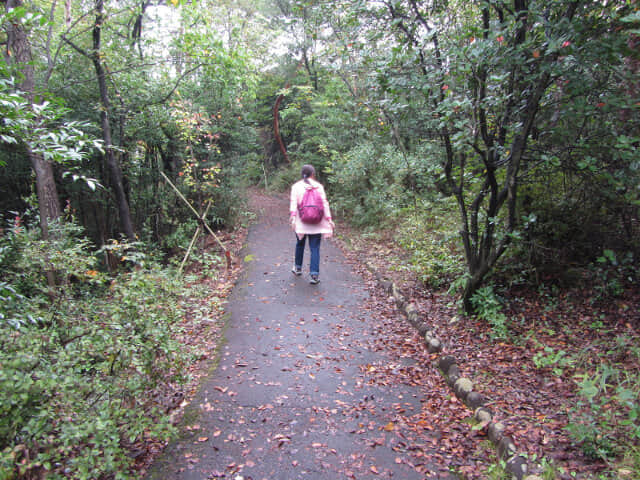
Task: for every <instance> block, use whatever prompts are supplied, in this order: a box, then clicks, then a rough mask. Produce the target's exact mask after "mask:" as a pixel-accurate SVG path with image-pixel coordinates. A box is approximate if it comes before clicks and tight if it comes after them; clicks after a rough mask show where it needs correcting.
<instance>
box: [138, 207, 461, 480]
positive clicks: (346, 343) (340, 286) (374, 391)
mask: <svg viewBox="0 0 640 480" xmlns="http://www.w3.org/2000/svg"><path fill="white" fill-rule="evenodd" d="M275 201H276V200H274V202H275ZM277 201H278V202H280V200H277ZM263 210H264V211H263V213H262V214H261V215H260V216H259V221H258V223H256V224H255V225H253V226H252V227H251V228H250V229H249V234H248V237H247V246H246V251H245V252H244V257H243V258H244V261H245V265H246V268H245V269H244V272H243V273H242V274H241V275H240V277H239V279H238V281H237V284H236V286H235V287H234V289H233V291H232V294H231V296H230V298H229V303H228V305H227V312H228V317H229V318H228V321H227V322H228V325H227V328H226V331H225V338H226V344H224V346H223V347H222V348H221V349H220V354H219V357H220V358H219V364H218V366H217V368H216V369H215V371H214V372H212V374H211V375H210V376H209V377H208V378H206V379H204V380H203V381H202V384H201V387H200V390H199V391H198V393H196V395H195V397H194V398H193V400H192V401H191V403H190V404H189V405H188V406H187V407H186V408H185V414H184V418H183V421H182V424H181V425H180V426H179V428H180V431H181V436H180V438H179V439H178V440H176V441H174V442H172V443H170V444H169V445H168V446H167V448H166V449H165V451H164V452H163V453H162V454H161V456H160V457H159V458H158V459H157V460H156V461H155V462H154V464H153V465H152V466H151V468H150V469H149V471H148V474H147V477H146V478H148V479H150V480H159V479H172V480H174V479H175V480H196V479H197V480H205V479H217V478H225V479H234V480H249V479H251V480H263V479H266V480H288V479H301V478H309V479H314V480H323V479H327V480H329V479H331V480H335V479H338V478H347V479H350V478H351V479H356V478H357V479H358V480H361V479H364V480H367V479H380V478H392V477H393V478H397V479H403V480H421V479H424V478H435V479H441V480H450V479H453V478H457V477H455V476H454V475H452V474H451V473H450V472H449V471H448V466H449V465H454V466H455V465H456V464H457V463H456V458H455V456H454V455H455V453H452V451H450V450H447V449H446V448H443V445H441V444H440V437H439V435H440V433H439V432H433V431H431V430H429V429H426V428H420V429H416V428H411V427H412V423H411V421H410V419H411V417H412V416H414V415H420V414H421V413H422V411H423V401H424V399H425V398H426V397H427V394H428V393H429V392H428V389H427V387H426V386H422V385H418V384H417V383H416V382H413V381H411V378H408V376H406V375H397V374H394V376H393V377H391V378H390V377H388V376H385V375H388V372H389V371H391V370H402V369H404V368H420V369H422V370H424V371H425V375H429V378H433V376H435V375H437V372H436V369H435V368H434V367H431V366H427V367H425V366H424V365H422V364H420V365H417V361H416V360H414V359H412V358H408V357H400V358H398V357H394V356H391V355H390V353H389V352H388V351H386V350H385V349H382V348H380V347H379V345H378V344H377V343H376V339H377V335H379V333H378V332H379V331H382V327H381V323H380V322H382V321H383V320H381V319H380V318H379V317H380V316H378V315H375V314H374V313H372V312H369V311H367V310H366V309H364V308H362V305H363V302H364V300H366V299H367V298H368V297H369V294H368V293H367V290H366V287H365V285H364V282H363V280H362V278H360V277H358V276H356V275H355V274H354V273H353V272H352V271H351V270H350V269H349V268H348V267H347V262H346V260H345V258H344V256H343V254H342V253H341V252H340V250H339V249H338V248H337V247H335V246H334V245H333V244H332V243H331V242H327V241H324V242H323V244H322V248H321V280H322V281H321V283H320V284H319V285H310V284H309V282H308V278H307V277H308V275H307V274H306V272H305V275H303V276H301V277H296V276H294V275H293V274H292V273H291V271H290V269H291V259H292V257H293V248H294V237H293V233H292V232H291V230H290V229H289V227H288V225H287V224H286V223H285V220H286V219H287V204H286V200H283V201H282V204H280V203H278V206H277V208H276V207H273V208H270V207H265V208H264V209H263ZM305 270H308V250H307V252H306V258H305ZM372 372H375V373H372ZM458 462H459V461H458Z"/></svg>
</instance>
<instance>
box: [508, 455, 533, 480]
mask: <svg viewBox="0 0 640 480" xmlns="http://www.w3.org/2000/svg"><path fill="white" fill-rule="evenodd" d="M506 470H507V472H509V473H511V475H513V476H514V477H516V478H517V479H518V480H520V479H522V478H524V476H525V475H526V474H527V471H528V470H529V466H528V465H527V459H526V458H524V457H523V456H522V455H516V456H515V457H512V458H510V459H509V460H508V461H507V464H506Z"/></svg>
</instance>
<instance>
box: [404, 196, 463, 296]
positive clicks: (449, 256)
mask: <svg viewBox="0 0 640 480" xmlns="http://www.w3.org/2000/svg"><path fill="white" fill-rule="evenodd" d="M454 209H455V206H454V204H453V202H451V201H450V199H440V200H439V201H437V202H435V201H426V200H422V199H417V200H416V204H415V206H411V207H408V208H406V209H403V210H402V212H401V216H402V218H403V221H402V222H401V223H400V225H399V226H398V233H397V235H396V239H397V241H398V243H399V244H400V245H401V246H402V247H403V248H404V249H406V250H407V251H409V252H411V269H412V270H413V271H415V272H416V273H417V275H418V277H419V278H420V279H421V280H422V282H423V283H424V284H426V285H429V286H431V287H434V288H439V287H441V286H442V285H444V284H446V283H450V282H452V281H453V280H454V279H455V278H457V277H460V276H461V275H463V274H464V272H465V267H464V257H463V255H462V251H461V247H460V242H459V234H458V232H457V229H456V224H455V215H454Z"/></svg>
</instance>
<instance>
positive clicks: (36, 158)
mask: <svg viewBox="0 0 640 480" xmlns="http://www.w3.org/2000/svg"><path fill="white" fill-rule="evenodd" d="M21 6H22V0H7V2H6V9H7V10H10V9H13V8H18V7H21ZM6 29H7V55H6V58H7V59H8V60H9V61H10V62H12V63H14V64H16V65H20V66H21V70H22V75H23V80H22V83H21V84H20V89H21V90H22V91H23V92H25V93H26V95H27V100H28V101H29V103H31V104H33V102H34V99H35V79H34V71H33V65H32V60H33V57H32V55H31V44H30V42H29V38H28V36H27V32H26V31H25V30H24V28H23V27H22V25H20V24H19V23H17V22H16V23H14V22H8V23H7V26H6ZM25 147H26V150H27V155H28V156H29V160H30V161H31V166H32V167H33V171H34V172H35V176H36V193H37V196H38V207H39V211H40V230H41V231H42V238H43V239H44V240H49V222H50V221H51V220H56V219H58V218H60V215H61V208H60V199H59V198H58V188H57V186H56V182H55V177H54V175H53V166H52V165H51V163H49V162H48V161H46V160H45V159H44V158H43V156H42V155H41V154H38V153H35V152H33V151H32V150H31V148H30V146H29V145H25ZM45 274H46V277H47V284H48V285H49V287H50V288H53V287H54V286H55V284H56V280H55V274H54V272H53V270H52V269H50V268H48V269H47V270H46V271H45Z"/></svg>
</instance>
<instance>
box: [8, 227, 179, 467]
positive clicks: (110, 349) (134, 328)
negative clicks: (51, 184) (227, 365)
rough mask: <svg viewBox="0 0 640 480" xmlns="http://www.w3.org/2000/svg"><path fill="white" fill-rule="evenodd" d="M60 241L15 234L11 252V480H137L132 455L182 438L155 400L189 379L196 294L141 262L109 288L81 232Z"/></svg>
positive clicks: (69, 232) (69, 231)
mask: <svg viewBox="0 0 640 480" xmlns="http://www.w3.org/2000/svg"><path fill="white" fill-rule="evenodd" d="M51 233H52V238H53V239H54V240H52V241H51V242H43V241H41V240H39V239H38V236H37V234H36V233H34V231H32V230H29V229H25V228H24V227H21V228H13V229H12V230H11V231H10V232H9V234H8V235H5V237H3V238H2V244H1V245H0V267H1V269H2V272H3V278H4V280H3V283H2V284H1V285H0V296H1V297H2V299H3V302H2V304H1V306H0V338H2V340H1V343H2V345H1V348H0V352H1V353H0V365H2V368H1V369H0V397H1V398H0V410H1V411H0V477H2V478H11V477H12V476H13V475H18V476H23V477H25V476H33V475H47V476H48V477H50V478H62V477H65V478H79V479H81V478H84V479H91V478H98V477H101V476H109V475H113V476H114V478H122V479H124V478H129V467H130V464H131V459H130V458H129V457H128V456H127V447H128V446H129V445H131V444H133V443H135V442H136V441H138V440H141V439H142V438H149V437H152V438H153V437H156V438H161V437H166V436H167V435H169V434H170V433H171V432H172V427H171V425H170V423H169V420H168V418H167V417H166V416H165V415H164V414H163V413H162V409H161V405H160V404H159V403H157V400H156V396H155V395H154V394H153V392H155V391H158V392H159V391H160V390H161V389H162V388H164V387H165V386H166V385H167V383H169V382H179V381H181V380H182V379H184V374H183V371H184V368H183V366H184V365H185V362H186V361H187V359H188V357H189V350H188V349H185V346H184V345H183V344H181V343H180V342H179V340H178V335H179V333H180V322H179V320H180V318H181V315H182V310H181V306H180V305H181V304H182V302H181V299H182V297H183V296H184V295H185V294H187V292H186V291H185V290H184V289H183V288H182V286H181V285H180V284H179V283H178V282H177V280H176V279H175V277H174V275H173V273H172V272H170V271H165V270H162V269H160V268H158V267H157V266H153V265H150V262H148V261H144V260H143V259H142V258H141V253H138V254H137V257H136V258H137V260H136V262H137V264H138V265H139V268H138V269H137V270H135V271H134V272H131V273H124V274H121V275H119V276H118V277H117V278H114V279H112V280H111V281H109V279H108V278H106V277H105V276H104V274H102V273H100V272H99V271H98V270H96V269H94V268H95V264H96V261H95V257H94V256H93V255H92V254H91V252H90V251H89V250H88V248H89V245H88V244H87V243H86V241H85V240H83V239H82V237H80V236H79V234H80V233H81V232H80V230H79V229H78V228H77V227H75V226H73V225H69V224H64V225H63V224H58V225H57V227H56V229H55V231H52V232H51ZM48 243H51V244H50V245H47V244H48ZM47 258H48V259H49V261H50V262H51V263H50V264H47V262H46V260H45V259H47ZM131 258H132V259H133V257H131ZM51 267H53V269H54V270H55V272H56V274H57V276H58V278H59V279H60V280H61V285H60V286H59V287H58V288H57V290H55V291H54V292H52V291H50V290H49V289H47V285H46V280H45V278H44V274H43V273H42V272H43V269H47V268H51ZM51 295H53V296H54V298H53V303H51V301H50V299H51Z"/></svg>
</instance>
